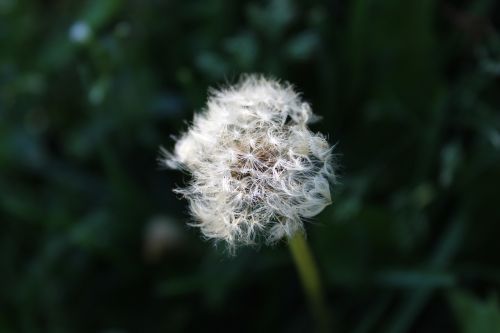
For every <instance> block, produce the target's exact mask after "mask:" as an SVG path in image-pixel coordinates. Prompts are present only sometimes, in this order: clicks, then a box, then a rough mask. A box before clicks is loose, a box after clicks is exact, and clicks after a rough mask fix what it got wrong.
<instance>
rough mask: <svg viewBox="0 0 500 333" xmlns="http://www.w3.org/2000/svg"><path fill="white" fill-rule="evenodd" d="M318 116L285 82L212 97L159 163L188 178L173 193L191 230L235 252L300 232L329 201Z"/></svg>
mask: <svg viewBox="0 0 500 333" xmlns="http://www.w3.org/2000/svg"><path fill="white" fill-rule="evenodd" d="M313 119H315V116H314V115H313V113H312V111H311V108H310V106H309V104H307V103H306V102H304V101H302V99H301V98H300V96H299V95H298V94H297V93H296V92H295V91H294V90H293V89H292V87H291V86H290V85H289V84H288V83H285V84H283V83H280V82H278V81H276V80H272V79H266V78H264V77H261V76H255V75H249V76H244V77H242V79H241V80H240V82H239V83H238V84H236V85H234V86H230V87H227V88H225V89H221V90H213V91H211V92H210V96H209V99H208V103H207V106H206V108H205V109H204V110H203V111H202V112H201V113H198V114H196V115H195V116H194V120H193V123H192V125H191V127H190V128H189V129H188V131H187V132H185V133H184V134H183V135H182V136H181V137H180V138H179V139H178V141H177V143H176V145H175V150H174V152H173V153H169V152H166V151H163V158H162V163H164V164H165V165H166V166H168V167H170V168H173V169H181V170H186V171H188V172H189V173H191V175H192V179H191V181H190V183H189V184H188V186H187V187H185V188H180V189H177V190H176V192H178V193H180V194H182V195H183V196H184V197H185V198H187V199H188V200H189V203H190V208H191V213H192V215H193V217H194V219H195V221H196V222H195V223H193V225H194V226H196V227H199V228H200V229H201V232H202V233H203V235H204V236H205V237H206V238H209V239H215V240H222V241H225V242H226V243H227V245H228V248H229V249H230V250H231V251H232V250H234V249H235V247H236V246H237V245H246V244H255V243H257V242H259V241H260V240H264V241H265V242H266V243H273V242H276V241H277V240H280V239H281V238H283V237H286V236H288V237H290V236H291V235H293V234H294V233H295V232H297V231H302V230H303V222H302V221H303V219H307V218H311V217H313V216H315V215H316V214H318V213H319V212H321V211H322V210H323V208H325V207H326V206H327V205H329V204H330V203H331V197H330V185H331V184H333V183H334V181H335V174H334V168H333V161H332V147H331V146H330V145H329V144H328V142H327V141H326V139H325V137H324V136H323V135H321V134H319V133H313V132H311V131H310V130H309V129H308V127H307V124H308V123H310V122H311V121H312V120H313Z"/></svg>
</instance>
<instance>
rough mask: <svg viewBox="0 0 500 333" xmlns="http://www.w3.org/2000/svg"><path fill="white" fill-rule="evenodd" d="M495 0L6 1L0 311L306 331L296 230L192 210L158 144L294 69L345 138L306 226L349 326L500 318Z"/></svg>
mask: <svg viewBox="0 0 500 333" xmlns="http://www.w3.org/2000/svg"><path fill="white" fill-rule="evenodd" d="M499 20H500V5H499V4H498V2H496V1H494V0H477V1H465V0H463V1H454V0H443V1H432V0H409V1H399V0H353V1H340V0H335V1H334V0H332V1H318V0H316V1H305V0H304V1H293V0H270V1H251V2H247V1H229V0H228V1H222V0H205V1H180V0H179V1H174V0H171V1H159V0H154V1H153V0H151V1H142V0H141V1H140V0H89V1H63V0H45V1H41V0H40V1H27V0H26V1H21V0H0V332H55V333H58V332H106V333H110V332H113V333H120V332H153V333H154V332H196V331H201V330H208V331H212V330H213V331H215V330H217V331H236V332H311V331H312V330H313V328H314V323H313V319H312V316H311V315H310V313H309V311H308V308H307V304H306V302H305V300H304V296H303V293H302V290H301V287H300V282H299V280H298V278H297V275H296V274H295V269H294V266H293V263H292V261H291V259H290V256H289V253H288V250H287V247H286V244H279V245H277V246H276V247H273V248H267V247H261V248H244V249H240V250H239V251H238V253H237V255H236V256H235V257H228V256H227V254H226V253H225V252H224V249H223V248H215V247H214V246H213V244H211V243H209V242H206V241H204V240H202V239H201V238H200V237H199V233H198V231H197V230H194V229H191V228H189V227H187V226H186V222H187V221H188V220H189V216H188V212H187V206H186V202H184V201H182V200H179V199H178V198H177V197H176V196H175V195H174V194H173V193H172V191H171V190H172V188H173V187H174V186H175V185H176V184H182V183H183V181H184V180H185V179H186V178H187V175H182V174H181V173H178V172H174V171H167V170H162V169H161V168H160V167H159V166H158V163H157V157H158V149H159V146H160V145H163V146H165V147H166V148H172V146H173V140H172V139H171V137H170V136H171V135H172V134H176V133H178V132H179V131H181V130H182V129H185V128H186V122H187V121H189V120H190V119H191V118H192V114H193V112H195V111H196V110H199V109H201V108H202V107H203V104H204V102H205V100H206V97H207V88H208V87H220V86H223V85H224V84H227V83H234V82H236V81H237V79H238V77H239V75H240V74H241V73H253V72H258V73H264V74H267V75H273V76H275V77H278V78H281V79H283V80H287V81H290V82H292V83H293V84H294V85H295V86H296V87H297V88H298V89H299V90H300V91H302V92H303V97H304V98H305V99H306V100H307V101H309V102H310V103H311V104H312V106H313V109H314V111H315V112H316V113H317V114H320V115H322V117H323V120H322V121H321V122H320V123H318V124H315V125H314V126H313V130H315V131H322V132H324V133H328V136H329V140H330V141H331V142H332V143H335V144H336V152H337V153H338V154H339V155H338V158H339V162H340V168H339V174H340V176H341V183H340V184H339V185H338V186H336V188H335V189H334V198H335V199H334V201H335V202H334V204H333V205H332V206H330V207H328V208H327V209H326V210H325V211H323V212H322V213H321V214H320V215H319V216H318V218H317V219H315V220H314V221H313V222H312V223H309V224H308V225H307V229H308V236H309V237H308V238H309V242H310V244H311V247H312V249H313V251H314V253H315V256H316V259H317V261H318V265H319V267H320V270H321V273H322V276H323V282H324V286H325V293H326V297H327V299H328V303H329V311H330V313H331V319H332V322H333V328H334V329H335V332H353V333H363V332H390V333H403V332H463V333H483V332H484V333H490V332H500V307H499V303H498V290H499V286H500V265H499V264H500V262H499V260H500V241H499V236H500V208H499V206H500V189H499V188H500V112H499V107H500V90H499V88H500V81H499V77H500V35H499V29H500V21H499Z"/></svg>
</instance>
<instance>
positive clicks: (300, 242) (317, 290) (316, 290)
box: [288, 232, 330, 332]
mask: <svg viewBox="0 0 500 333" xmlns="http://www.w3.org/2000/svg"><path fill="white" fill-rule="evenodd" d="M288 246H289V248H290V252H291V253H292V257H293V260H294V262H295V266H296V267H297V271H298V273H299V276H300V279H301V282H302V287H303V288H304V293H305V295H306V297H307V300H308V302H309V305H310V307H311V312H312V314H313V316H314V318H315V320H316V322H317V325H318V331H319V332H330V330H329V326H330V325H329V316H328V311H327V307H326V303H325V299H324V294H323V290H322V286H321V281H320V278H319V273H318V269H317V266H316V263H315V262H314V258H313V256H312V254H311V250H310V249H309V246H308V245H307V242H306V239H305V237H304V233H303V232H296V233H295V235H293V236H292V237H291V238H289V239H288Z"/></svg>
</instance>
